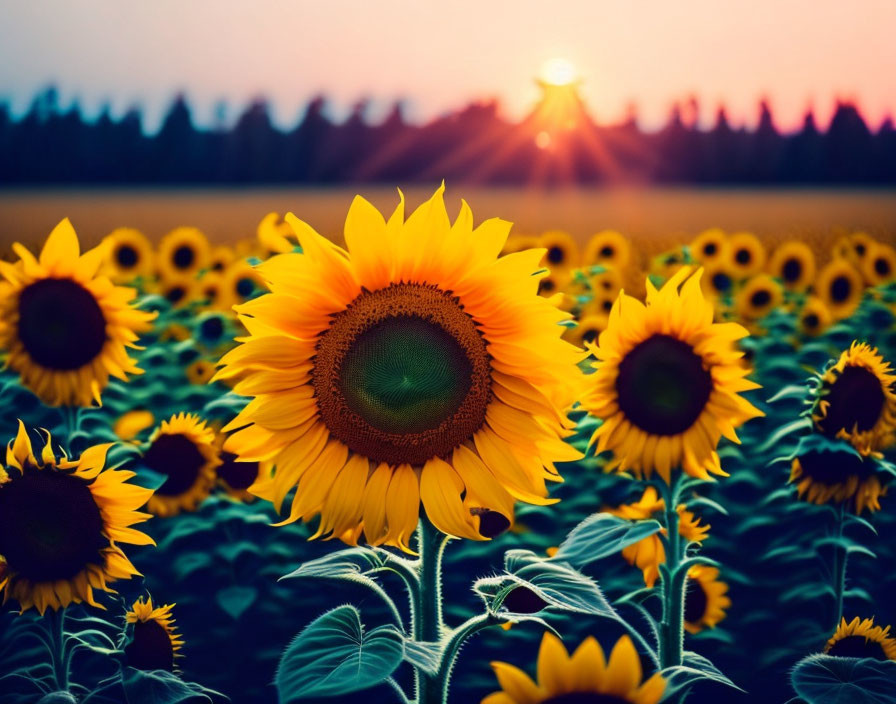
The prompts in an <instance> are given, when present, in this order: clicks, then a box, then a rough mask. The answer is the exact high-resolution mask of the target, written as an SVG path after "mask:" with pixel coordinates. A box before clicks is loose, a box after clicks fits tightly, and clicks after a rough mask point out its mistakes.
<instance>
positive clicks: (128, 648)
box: [123, 597, 184, 672]
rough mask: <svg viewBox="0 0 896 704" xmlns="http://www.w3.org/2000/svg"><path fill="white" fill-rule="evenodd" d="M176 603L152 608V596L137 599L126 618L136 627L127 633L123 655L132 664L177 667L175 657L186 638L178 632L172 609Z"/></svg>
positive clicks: (170, 670) (136, 665)
mask: <svg viewBox="0 0 896 704" xmlns="http://www.w3.org/2000/svg"><path fill="white" fill-rule="evenodd" d="M173 608H174V604H166V605H165V606H157V607H155V608H153V605H152V597H147V598H146V601H143V597H140V598H139V599H137V601H135V602H134V605H133V606H132V607H131V610H130V611H128V612H127V613H126V614H125V616H124V618H125V622H126V623H127V624H129V625H130V626H132V627H133V628H129V629H128V633H127V634H126V636H125V643H124V648H123V650H124V655H125V659H126V660H127V664H128V666H129V667H133V668H136V669H138V670H167V671H168V672H173V671H174V670H175V666H174V661H175V658H177V657H179V656H180V653H179V652H178V651H179V650H180V649H181V647H183V644H184V641H183V639H182V638H181V636H180V634H179V633H176V632H175V631H176V627H175V625H174V617H173V616H172V615H171V609H173Z"/></svg>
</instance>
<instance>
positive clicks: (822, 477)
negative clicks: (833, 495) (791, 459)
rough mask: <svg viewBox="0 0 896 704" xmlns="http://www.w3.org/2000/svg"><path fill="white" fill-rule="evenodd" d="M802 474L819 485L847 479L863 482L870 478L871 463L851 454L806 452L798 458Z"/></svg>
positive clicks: (836, 482) (837, 482)
mask: <svg viewBox="0 0 896 704" xmlns="http://www.w3.org/2000/svg"><path fill="white" fill-rule="evenodd" d="M799 462H800V467H801V468H802V470H803V474H804V475H805V476H807V477H809V478H810V479H811V480H812V481H814V482H818V483H819V484H827V485H829V486H830V485H833V484H839V483H841V482H845V481H846V480H847V479H848V478H849V477H856V478H857V479H859V480H860V481H863V480H865V479H867V478H868V477H870V476H871V474H872V469H871V463H870V462H868V463H866V462H863V461H862V460H861V458H859V457H856V456H855V455H854V454H853V453H851V452H806V453H805V454H802V455H800V457H799Z"/></svg>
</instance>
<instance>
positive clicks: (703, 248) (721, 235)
mask: <svg viewBox="0 0 896 704" xmlns="http://www.w3.org/2000/svg"><path fill="white" fill-rule="evenodd" d="M727 251H728V237H727V235H726V234H725V231H724V230H722V229H721V228H718V227H713V228H710V229H708V230H704V231H703V232H701V233H700V234H699V235H697V236H696V237H695V238H694V240H693V242H691V255H692V256H693V257H694V259H696V260H697V261H698V262H700V263H701V264H704V265H705V264H712V263H714V262H722V261H724V260H725V256H726V255H727Z"/></svg>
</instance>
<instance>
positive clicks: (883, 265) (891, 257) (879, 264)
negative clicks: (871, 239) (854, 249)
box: [862, 242, 896, 286]
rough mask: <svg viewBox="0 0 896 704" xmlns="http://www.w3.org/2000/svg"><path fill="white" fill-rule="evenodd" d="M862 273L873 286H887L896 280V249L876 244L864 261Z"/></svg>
mask: <svg viewBox="0 0 896 704" xmlns="http://www.w3.org/2000/svg"><path fill="white" fill-rule="evenodd" d="M862 273H863V274H864V276H865V280H866V281H867V282H868V283H869V284H871V285H872V286H879V285H880V284H886V283H889V282H890V281H892V280H893V279H894V278H896V249H893V247H891V246H890V245H888V244H881V243H880V242H875V243H874V244H873V245H872V246H871V247H870V249H869V250H868V256H867V257H865V258H864V259H863V260H862Z"/></svg>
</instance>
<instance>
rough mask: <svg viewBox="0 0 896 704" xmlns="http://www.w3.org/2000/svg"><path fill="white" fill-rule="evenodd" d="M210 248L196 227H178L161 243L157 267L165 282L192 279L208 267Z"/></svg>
mask: <svg viewBox="0 0 896 704" xmlns="http://www.w3.org/2000/svg"><path fill="white" fill-rule="evenodd" d="M209 254H210V247H209V243H208V240H207V239H206V238H205V235H203V234H202V232H201V231H200V230H198V229H196V228H195V227H178V228H175V229H174V230H172V231H171V232H169V233H168V234H167V235H165V236H164V237H163V238H162V240H161V242H159V249H158V256H157V257H156V266H157V267H158V269H159V274H160V275H161V277H162V278H163V279H165V280H169V281H170V280H180V279H191V278H193V277H194V276H195V275H196V274H198V273H199V272H200V271H202V270H203V269H205V268H206V267H207V266H208V262H209Z"/></svg>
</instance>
